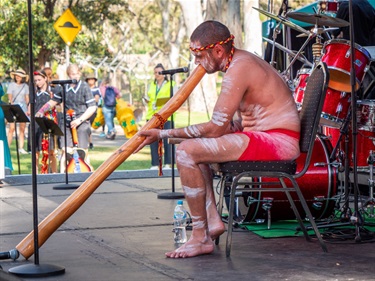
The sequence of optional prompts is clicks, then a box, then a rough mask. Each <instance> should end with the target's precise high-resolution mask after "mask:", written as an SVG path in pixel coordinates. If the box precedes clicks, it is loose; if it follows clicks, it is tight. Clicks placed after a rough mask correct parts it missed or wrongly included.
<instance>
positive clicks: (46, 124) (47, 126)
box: [35, 117, 64, 160]
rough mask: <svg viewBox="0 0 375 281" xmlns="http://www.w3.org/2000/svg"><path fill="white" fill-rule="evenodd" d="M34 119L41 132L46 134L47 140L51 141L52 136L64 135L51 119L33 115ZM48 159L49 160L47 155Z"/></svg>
mask: <svg viewBox="0 0 375 281" xmlns="http://www.w3.org/2000/svg"><path fill="white" fill-rule="evenodd" d="M35 121H36V123H38V125H39V127H40V129H41V130H42V132H43V133H45V134H47V135H48V141H51V139H52V137H53V136H63V135H64V133H63V132H62V131H61V129H60V128H59V126H58V125H57V124H56V123H55V122H54V121H53V120H51V119H48V118H46V117H35ZM48 154H49V153H48ZM48 160H50V159H49V157H48Z"/></svg>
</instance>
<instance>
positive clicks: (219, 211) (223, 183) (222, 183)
mask: <svg viewBox="0 0 375 281" xmlns="http://www.w3.org/2000/svg"><path fill="white" fill-rule="evenodd" d="M225 184H226V181H225V176H222V178H221V183H220V194H219V202H218V206H217V208H218V209H217V211H218V213H219V216H220V217H222V215H223V202H224V191H225ZM219 242H220V236H219V237H217V238H216V239H215V245H219Z"/></svg>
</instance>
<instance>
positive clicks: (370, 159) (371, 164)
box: [364, 150, 375, 218]
mask: <svg viewBox="0 0 375 281" xmlns="http://www.w3.org/2000/svg"><path fill="white" fill-rule="evenodd" d="M374 162H375V155H374V153H373V151H372V150H370V153H369V156H368V158H367V163H368V166H369V179H368V186H369V199H368V200H367V201H366V203H365V204H364V206H369V209H370V212H369V213H370V214H369V215H370V217H372V218H373V217H374V216H375V215H374V204H375V200H374V180H373V169H374Z"/></svg>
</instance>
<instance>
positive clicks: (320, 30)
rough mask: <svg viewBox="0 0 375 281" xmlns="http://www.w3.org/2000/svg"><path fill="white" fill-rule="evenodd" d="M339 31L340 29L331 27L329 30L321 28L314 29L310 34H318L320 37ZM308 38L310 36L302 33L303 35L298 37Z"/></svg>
mask: <svg viewBox="0 0 375 281" xmlns="http://www.w3.org/2000/svg"><path fill="white" fill-rule="evenodd" d="M337 29H338V27H329V28H322V27H319V28H312V29H311V30H310V32H311V33H314V34H317V35H320V34H323V33H326V32H329V31H335V30H337ZM307 36H308V35H307V34H305V33H301V34H299V35H297V36H296V37H307Z"/></svg>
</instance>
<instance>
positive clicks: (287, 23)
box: [253, 5, 309, 81]
mask: <svg viewBox="0 0 375 281" xmlns="http://www.w3.org/2000/svg"><path fill="white" fill-rule="evenodd" d="M284 8H285V11H284V13H283V14H286V13H287V12H286V10H287V5H285V6H284ZM253 9H255V10H257V11H258V12H259V13H262V14H264V15H266V16H267V17H269V18H271V19H274V20H276V21H277V22H278V24H277V25H276V27H275V28H274V31H273V37H272V39H273V43H275V42H276V38H277V35H278V34H279V33H280V26H281V24H284V25H285V26H288V27H290V28H292V29H294V30H297V31H298V32H301V33H305V34H307V35H309V32H308V31H307V30H305V29H304V28H302V27H300V26H299V25H297V24H294V23H292V22H291V21H289V20H288V19H286V18H285V17H284V16H282V15H281V12H280V14H279V15H277V16H276V15H274V14H272V13H269V12H266V11H264V10H261V9H258V8H255V7H253ZM299 54H300V52H299V53H298V54H297V55H299ZM295 60H296V58H294V61H295ZM294 61H293V63H294ZM270 64H271V65H272V66H274V67H276V61H275V44H272V54H271V62H270ZM291 66H292V63H290V65H289V68H290V67H291ZM288 70H289V69H287V70H286V71H284V73H283V76H286V77H288V78H287V79H286V80H287V81H288V80H290V73H289V71H288Z"/></svg>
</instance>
